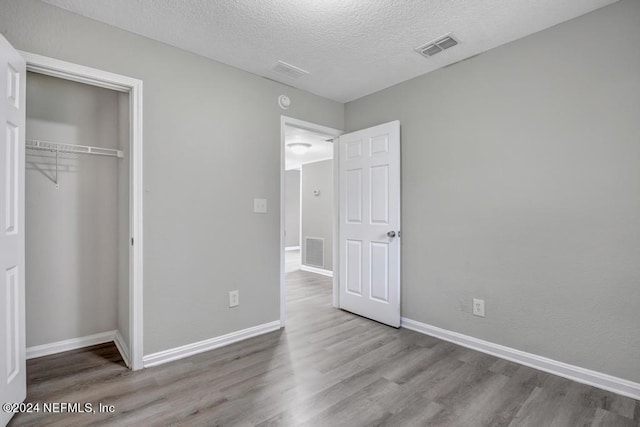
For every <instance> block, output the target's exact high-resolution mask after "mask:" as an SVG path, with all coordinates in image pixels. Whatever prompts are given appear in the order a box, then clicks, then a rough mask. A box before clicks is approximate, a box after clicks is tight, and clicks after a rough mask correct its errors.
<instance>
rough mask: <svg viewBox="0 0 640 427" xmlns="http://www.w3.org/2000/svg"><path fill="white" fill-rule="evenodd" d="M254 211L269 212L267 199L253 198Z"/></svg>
mask: <svg viewBox="0 0 640 427" xmlns="http://www.w3.org/2000/svg"><path fill="white" fill-rule="evenodd" d="M253 211H254V212H255V213H267V199H253Z"/></svg>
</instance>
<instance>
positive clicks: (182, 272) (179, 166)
mask: <svg viewBox="0 0 640 427" xmlns="http://www.w3.org/2000/svg"><path fill="white" fill-rule="evenodd" d="M0 31H1V32H2V33H3V34H4V35H5V37H6V38H7V39H8V40H9V41H10V42H11V43H12V44H13V45H14V46H15V47H17V48H18V49H22V50H25V51H29V52H33V53H38V54H42V55H46V56H50V57H54V58H58V59H62V60H65V61H70V62H75V63H79V64H82V65H86V66H90V67H95V68H99V69H104V70H107V71H112V72H115V73H119V74H124V75H127V76H131V77H135V78H139V79H142V80H143V81H144V187H145V192H144V238H145V241H144V245H145V246H144V249H145V253H144V263H145V265H144V269H145V270H144V275H145V281H144V354H150V353H154V352H157V351H161V350H166V349H169V348H173V347H176V346H180V345H185V344H189V343H193V342H196V341H200V340H204V339H208V338H211V337H216V336H219V335H223V334H226V333H229V332H233V331H237V330H240V329H244V328H248V327H251V326H255V325H259V324H262V323H265V322H271V321H274V320H277V319H278V318H279V295H278V294H279V279H278V278H279V256H280V255H279V250H278V247H279V244H280V233H279V229H280V226H279V224H280V212H279V206H280V203H279V197H280V194H279V193H280V116H281V115H282V114H283V113H285V112H284V111H283V110H281V109H280V108H279V107H278V104H277V98H278V96H279V95H281V94H285V95H287V96H289V98H291V100H292V106H291V107H290V108H289V109H288V110H287V111H286V115H287V116H290V117H295V118H299V119H302V120H307V121H310V122H314V123H318V124H321V125H325V126H329V127H333V128H337V129H342V128H343V127H344V106H343V105H342V104H340V103H337V102H333V101H329V100H327V99H324V98H321V97H318V96H315V95H312V94H309V93H306V92H303V91H299V90H296V89H293V88H291V87H288V86H285V85H282V84H279V83H276V82H274V81H271V80H267V79H264V78H261V77H258V76H255V75H252V74H249V73H246V72H244V71H240V70H238V69H236V68H233V67H229V66H227V65H224V64H221V63H219V62H215V61H211V60H208V59H205V58H203V57H200V56H198V55H194V54H191V53H188V52H185V51H182V50H180V49H176V48H173V47H171V46H168V45H165V44H163V43H159V42H156V41H153V40H150V39H147V38H144V37H140V36H137V35H135V34H132V33H128V32H126V31H122V30H119V29H116V28H114V27H111V26H108V25H104V24H101V23H99V22H96V21H92V20H90V19H86V18H83V17H80V16H78V15H74V14H72V13H70V12H67V11H64V10H61V9H58V8H55V7H53V6H50V5H47V4H44V3H42V2H39V1H37V0H25V1H3V2H0ZM230 183H233V185H230ZM255 197H264V198H266V199H267V200H268V206H269V212H268V213H267V214H266V215H265V214H254V213H253V198H255ZM247 260H251V266H252V268H246V263H247ZM233 289H238V290H240V301H241V304H240V306H239V307H237V308H233V309H229V308H228V291H230V290H233Z"/></svg>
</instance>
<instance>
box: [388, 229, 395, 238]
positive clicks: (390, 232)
mask: <svg viewBox="0 0 640 427" xmlns="http://www.w3.org/2000/svg"><path fill="white" fill-rule="evenodd" d="M387 236H389V237H391V238H392V239H393V238H394V237H396V232H395V231H393V230H391V231H387Z"/></svg>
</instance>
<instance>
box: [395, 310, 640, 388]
mask: <svg viewBox="0 0 640 427" xmlns="http://www.w3.org/2000/svg"><path fill="white" fill-rule="evenodd" d="M400 326H401V327H403V328H406V329H410V330H412V331H416V332H420V333H422V334H425V335H430V336H432V337H436V338H440V339H442V340H445V341H449V342H452V343H454V344H458V345H461V346H463V347H467V348H470V349H473V350H477V351H480V352H483V353H486V354H490V355H492V356H496V357H499V358H501V359H506V360H510V361H512V362H516V363H519V364H521V365H525V366H529V367H531V368H534V369H539V370H541V371H544V372H548V373H550V374H554V375H558V376H560V377H564V378H568V379H570V380H573V381H576V382H579V383H583V384H587V385H590V386H593V387H598V388H601V389H603V390H607V391H611V392H613V393H617V394H620V395H623V396H627V397H631V398H633V399H637V400H640V383H635V382H632V381H629V380H625V379H622V378H618V377H614V376H612V375H608V374H604V373H601V372H597V371H592V370H590V369H585V368H581V367H579V366H575V365H570V364H568V363H564V362H558V361H557V360H553V359H549V358H547V357H542V356H538V355H536V354H531V353H527V352H525V351H521V350H516V349H515V348H511V347H506V346H503V345H500V344H495V343H492V342H489V341H484V340H481V339H478V338H474V337H472V336H469V335H464V334H460V333H458V332H453V331H449V330H447V329H442V328H439V327H437V326H432V325H429V324H426V323H422V322H418V321H416V320H411V319H407V318H406V317H403V318H402V319H401V323H400Z"/></svg>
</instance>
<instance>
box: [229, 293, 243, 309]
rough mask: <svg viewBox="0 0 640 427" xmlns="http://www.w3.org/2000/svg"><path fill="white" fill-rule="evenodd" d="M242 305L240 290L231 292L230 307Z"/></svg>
mask: <svg viewBox="0 0 640 427" xmlns="http://www.w3.org/2000/svg"><path fill="white" fill-rule="evenodd" d="M238 305H240V291H230V292H229V307H237V306H238Z"/></svg>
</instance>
